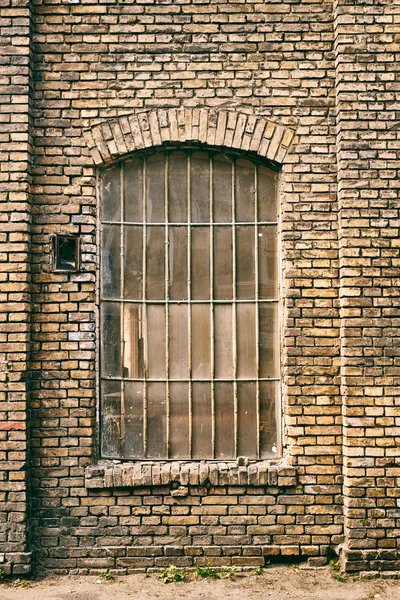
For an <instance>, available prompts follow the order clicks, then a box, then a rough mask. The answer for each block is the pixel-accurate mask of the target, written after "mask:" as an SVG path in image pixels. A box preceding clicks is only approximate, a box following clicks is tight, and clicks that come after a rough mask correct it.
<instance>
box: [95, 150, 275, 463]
mask: <svg viewBox="0 0 400 600" xmlns="http://www.w3.org/2000/svg"><path fill="white" fill-rule="evenodd" d="M176 150H186V151H192V152H194V151H202V152H203V151H204V152H208V153H214V154H224V153H226V154H227V155H228V156H229V157H232V158H235V159H246V160H249V161H251V162H252V163H253V164H255V165H261V166H263V167H266V168H268V169H269V170H271V171H273V172H275V173H276V176H277V179H276V203H277V219H276V223H277V225H276V226H277V239H276V262H277V296H276V306H277V317H276V327H277V345H278V347H277V348H276V351H277V362H278V364H279V371H278V377H277V378H276V381H277V394H276V399H275V423H276V452H275V455H274V456H271V457H266V458H261V457H258V458H248V461H249V462H250V463H255V462H271V463H275V462H276V461H277V460H280V459H281V458H282V452H283V447H284V443H283V431H284V421H283V390H282V376H283V374H282V356H283V352H282V350H283V336H282V325H283V306H284V302H283V295H282V243H281V241H282V236H281V234H282V231H281V206H280V201H279V200H280V186H281V169H280V168H278V165H277V164H276V163H271V162H270V161H268V160H267V159H263V158H261V157H260V156H258V155H255V154H254V153H253V152H241V151H237V150H235V149H231V148H223V149H221V148H219V147H213V146H208V145H203V144H201V145H200V144H196V143H193V144H188V143H184V144H182V143H176V144H174V143H171V142H169V143H168V144H165V145H163V146H161V147H157V148H155V147H150V148H146V149H145V150H140V151H136V152H133V153H131V154H127V155H124V156H123V157H121V158H118V159H116V160H113V161H112V162H110V163H107V164H105V165H101V166H100V167H99V168H98V169H96V279H95V289H96V292H95V295H96V299H95V329H96V361H95V362H96V365H95V372H96V438H97V439H96V441H97V443H96V452H95V454H96V458H97V459H98V460H102V461H104V460H105V461H107V460H110V461H114V462H116V463H119V462H121V461H122V462H128V463H156V464H157V463H159V464H162V463H172V462H175V463H176V462H178V463H199V462H204V461H205V462H207V463H221V462H222V461H223V462H226V463H236V462H238V461H240V457H239V456H238V457H237V458H231V459H223V458H217V457H214V458H176V457H165V458H153V457H145V456H143V457H141V458H128V457H124V456H119V457H118V458H115V457H107V456H104V455H103V453H102V450H101V443H102V410H101V323H100V306H101V296H100V294H101V268H102V265H101V253H102V218H101V211H102V197H101V176H102V173H103V172H104V171H105V170H106V169H108V168H110V167H111V166H116V165H119V164H121V163H125V162H126V161H128V160H130V159H133V158H139V159H141V158H148V157H150V156H152V155H155V154H160V153H164V154H165V153H166V152H172V151H176ZM144 225H145V224H144ZM160 225H163V226H164V225H165V224H164V223H162V224H161V223H160ZM249 225H252V223H251V222H250V223H249ZM205 302H207V301H205ZM227 303H228V304H229V303H231V304H233V302H229V301H227ZM257 306H258V305H257ZM167 379H168V378H167ZM236 380H237V381H238V379H237V378H236ZM258 435H259V434H258ZM259 450H260V448H259V445H258V452H259Z"/></svg>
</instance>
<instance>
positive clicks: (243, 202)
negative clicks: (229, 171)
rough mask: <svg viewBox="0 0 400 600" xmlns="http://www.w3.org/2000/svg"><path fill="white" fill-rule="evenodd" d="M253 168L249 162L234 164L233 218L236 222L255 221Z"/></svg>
mask: <svg viewBox="0 0 400 600" xmlns="http://www.w3.org/2000/svg"><path fill="white" fill-rule="evenodd" d="M255 194H256V186H255V167H254V164H253V163H251V162H250V161H249V160H243V159H240V160H237V161H236V163H235V198H236V200H235V209H236V213H235V217H236V219H235V220H236V221H239V222H240V221H254V219H255V202H256V196H255Z"/></svg>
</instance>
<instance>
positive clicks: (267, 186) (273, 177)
mask: <svg viewBox="0 0 400 600" xmlns="http://www.w3.org/2000/svg"><path fill="white" fill-rule="evenodd" d="M277 187H278V175H277V173H275V172H274V171H271V170H270V169H267V168H266V167H262V166H258V220H259V221H270V222H271V221H276V220H277V218H278V214H277Z"/></svg>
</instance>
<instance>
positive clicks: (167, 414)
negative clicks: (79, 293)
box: [164, 153, 170, 458]
mask: <svg viewBox="0 0 400 600" xmlns="http://www.w3.org/2000/svg"><path fill="white" fill-rule="evenodd" d="M168 172H169V153H166V154H165V185H164V188H165V193H164V211H165V212H164V219H165V239H164V258H165V267H164V268H165V274H164V276H165V372H166V375H167V381H166V384H165V427H166V432H165V435H166V445H167V457H168V458H169V455H170V439H169V438H170V423H169V418H170V407H169V226H168Z"/></svg>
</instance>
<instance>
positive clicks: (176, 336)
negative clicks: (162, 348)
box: [169, 304, 189, 379]
mask: <svg viewBox="0 0 400 600" xmlns="http://www.w3.org/2000/svg"><path fill="white" fill-rule="evenodd" d="M169 377H170V379H187V378H188V377H189V366H188V306H187V304H170V305H169Z"/></svg>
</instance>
